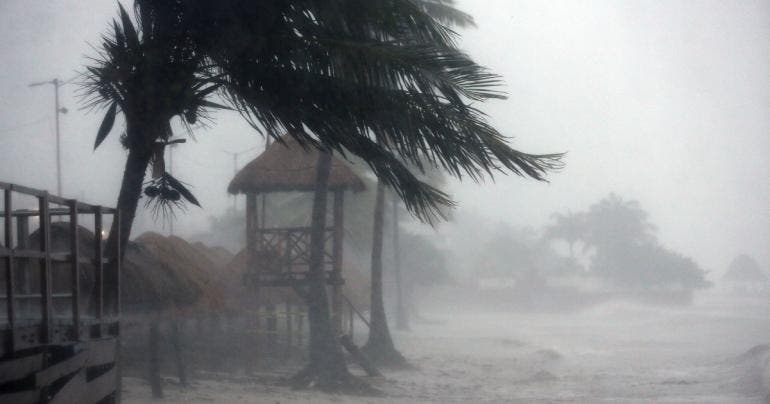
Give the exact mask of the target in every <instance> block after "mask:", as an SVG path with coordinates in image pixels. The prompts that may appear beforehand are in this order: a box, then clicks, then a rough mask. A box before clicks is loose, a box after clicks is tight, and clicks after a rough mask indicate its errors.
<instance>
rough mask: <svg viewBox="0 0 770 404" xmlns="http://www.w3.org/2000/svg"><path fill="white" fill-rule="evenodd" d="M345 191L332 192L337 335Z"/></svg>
mask: <svg viewBox="0 0 770 404" xmlns="http://www.w3.org/2000/svg"><path fill="white" fill-rule="evenodd" d="M344 203H345V191H344V189H338V190H337V191H335V192H334V208H333V214H334V230H333V231H334V233H333V239H332V240H333V252H332V261H333V263H332V274H333V284H332V324H333V325H334V327H335V330H336V331H337V333H338V334H340V333H342V331H343V328H342V316H343V309H342V242H343V236H344V227H343V226H344V223H345V222H344V209H343V206H344Z"/></svg>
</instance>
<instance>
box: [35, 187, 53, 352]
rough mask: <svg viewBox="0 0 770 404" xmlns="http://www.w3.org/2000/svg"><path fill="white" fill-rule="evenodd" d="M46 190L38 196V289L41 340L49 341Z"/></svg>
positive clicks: (49, 309) (51, 314) (49, 305)
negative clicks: (41, 256)
mask: <svg viewBox="0 0 770 404" xmlns="http://www.w3.org/2000/svg"><path fill="white" fill-rule="evenodd" d="M48 200H49V195H48V192H44V193H43V195H42V196H40V197H39V198H38V204H39V206H40V234H39V235H40V252H42V253H44V254H45V258H44V259H43V260H41V263H40V264H41V265H40V291H41V294H42V295H43V300H42V301H41V304H40V305H41V306H42V313H41V315H42V316H43V317H42V320H43V342H45V343H51V342H52V341H51V335H52V333H51V331H52V330H51V320H52V319H53V302H52V299H51V293H52V292H53V288H52V285H51V255H50V253H51V217H50V216H49V215H48V207H49V206H48V205H49V203H48Z"/></svg>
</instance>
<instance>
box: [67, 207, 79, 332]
mask: <svg viewBox="0 0 770 404" xmlns="http://www.w3.org/2000/svg"><path fill="white" fill-rule="evenodd" d="M77 205H78V203H77V201H76V200H74V199H73V200H71V201H69V208H70V254H69V255H70V281H71V282H72V283H71V285H70V288H71V289H70V290H71V292H72V323H73V325H74V333H73V336H72V337H73V338H74V339H75V340H76V341H77V340H79V339H80V327H79V325H80V237H78V212H77Z"/></svg>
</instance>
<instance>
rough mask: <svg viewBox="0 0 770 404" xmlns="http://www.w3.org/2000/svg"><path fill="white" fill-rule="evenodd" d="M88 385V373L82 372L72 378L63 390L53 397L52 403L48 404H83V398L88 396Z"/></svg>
mask: <svg viewBox="0 0 770 404" xmlns="http://www.w3.org/2000/svg"><path fill="white" fill-rule="evenodd" d="M87 388H88V383H87V382H86V372H85V370H81V371H80V372H77V373H76V374H75V375H74V376H72V378H71V379H70V380H69V381H68V382H67V384H65V385H64V387H62V388H61V390H59V391H58V392H56V394H55V395H54V396H53V397H51V399H50V400H51V401H49V402H48V404H74V403H83V402H84V401H83V398H84V397H85V395H86V391H87Z"/></svg>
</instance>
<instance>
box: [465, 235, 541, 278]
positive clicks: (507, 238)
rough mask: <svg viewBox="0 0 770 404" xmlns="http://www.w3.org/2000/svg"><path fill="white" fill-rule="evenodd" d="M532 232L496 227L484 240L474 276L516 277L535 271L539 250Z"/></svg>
mask: <svg viewBox="0 0 770 404" xmlns="http://www.w3.org/2000/svg"><path fill="white" fill-rule="evenodd" d="M538 244H539V243H538V240H537V239H536V238H535V234H534V232H532V231H531V230H529V229H518V228H515V227H513V226H510V225H508V224H504V223H500V224H499V225H498V226H497V228H496V229H495V230H493V231H492V232H491V233H490V234H489V235H488V236H487V237H486V241H485V242H484V244H483V245H482V247H481V249H480V250H479V251H478V255H477V258H476V268H477V273H478V274H479V275H482V276H491V277H516V276H518V275H521V274H522V273H525V272H528V271H530V270H533V269H535V265H536V262H537V258H538V253H539V251H538V250H539V246H538Z"/></svg>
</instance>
